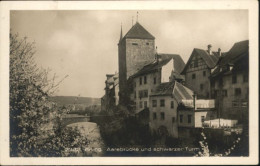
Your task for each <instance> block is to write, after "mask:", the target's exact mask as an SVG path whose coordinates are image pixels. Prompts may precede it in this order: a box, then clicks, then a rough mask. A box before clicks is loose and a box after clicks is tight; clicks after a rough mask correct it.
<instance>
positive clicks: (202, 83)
mask: <svg viewBox="0 0 260 166" xmlns="http://www.w3.org/2000/svg"><path fill="white" fill-rule="evenodd" d="M211 48H212V46H211V45H208V49H207V50H202V49H198V48H194V50H193V51H192V54H191V56H190V58H189V60H188V62H187V63H186V65H185V67H184V69H183V71H182V73H181V74H183V75H185V86H187V87H188V88H190V89H192V90H193V91H194V92H195V93H196V94H197V97H198V98H209V97H210V89H211V88H210V79H209V76H210V75H211V69H213V68H215V66H216V65H217V62H218V60H219V57H220V55H221V50H220V49H218V52H213V51H212V50H211Z"/></svg>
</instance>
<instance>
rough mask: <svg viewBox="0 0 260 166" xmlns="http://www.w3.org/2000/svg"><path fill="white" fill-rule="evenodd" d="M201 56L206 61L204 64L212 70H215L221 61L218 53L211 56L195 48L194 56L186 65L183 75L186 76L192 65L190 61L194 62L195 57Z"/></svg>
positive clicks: (205, 51)
mask: <svg viewBox="0 0 260 166" xmlns="http://www.w3.org/2000/svg"><path fill="white" fill-rule="evenodd" d="M195 55H199V56H201V58H202V59H203V60H204V62H205V63H206V64H207V66H208V68H210V69H212V68H214V67H215V66H216V65H217V63H218V60H219V55H218V52H212V54H209V53H208V51H207V50H202V49H199V48H194V49H193V51H192V54H191V56H190V58H189V60H188V62H187V63H186V66H185V67H184V69H183V71H182V72H181V74H184V73H185V71H186V69H187V68H188V66H189V65H190V61H191V60H192V58H193V56H195Z"/></svg>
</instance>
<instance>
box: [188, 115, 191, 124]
mask: <svg viewBox="0 0 260 166" xmlns="http://www.w3.org/2000/svg"><path fill="white" fill-rule="evenodd" d="M191 117H192V115H188V123H191Z"/></svg>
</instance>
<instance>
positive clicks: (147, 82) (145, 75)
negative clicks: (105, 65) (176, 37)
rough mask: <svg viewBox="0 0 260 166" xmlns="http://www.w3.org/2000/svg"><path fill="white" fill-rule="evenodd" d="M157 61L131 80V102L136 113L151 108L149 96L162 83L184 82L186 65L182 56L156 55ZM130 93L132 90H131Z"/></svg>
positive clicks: (145, 67)
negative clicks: (183, 72) (182, 73)
mask: <svg viewBox="0 0 260 166" xmlns="http://www.w3.org/2000/svg"><path fill="white" fill-rule="evenodd" d="M156 57H157V59H156V60H154V61H153V62H152V63H150V64H148V65H146V66H144V67H143V68H142V69H141V70H139V71H138V72H137V73H135V74H134V75H132V76H131V77H130V78H129V82H130V81H131V84H132V88H131V89H132V91H131V93H130V94H131V95H130V98H131V101H133V110H134V112H135V113H138V112H140V111H142V110H143V109H144V108H147V107H149V96H150V95H151V93H153V92H154V90H155V89H156V88H157V86H159V85H160V84H161V83H165V82H169V81H173V80H178V81H180V82H182V80H183V77H182V76H181V75H180V72H181V71H182V69H183V67H184V66H185V63H184V62H183V60H182V58H181V57H180V55H176V54H156ZM129 92H130V90H129Z"/></svg>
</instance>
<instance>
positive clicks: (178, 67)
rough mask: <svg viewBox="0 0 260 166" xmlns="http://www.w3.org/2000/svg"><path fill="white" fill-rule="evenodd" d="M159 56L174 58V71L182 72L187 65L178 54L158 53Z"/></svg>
mask: <svg viewBox="0 0 260 166" xmlns="http://www.w3.org/2000/svg"><path fill="white" fill-rule="evenodd" d="M158 56H159V58H161V59H167V58H173V59H174V71H176V72H178V73H181V71H182V70H183V68H184V67H185V63H184V61H183V59H182V58H181V56H180V55H178V54H164V53H158Z"/></svg>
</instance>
